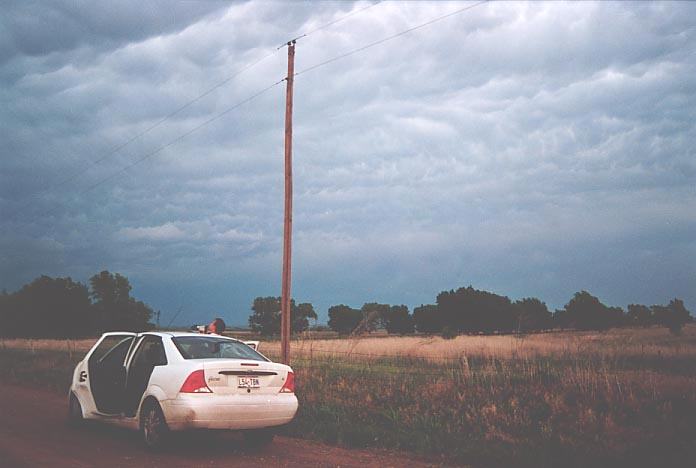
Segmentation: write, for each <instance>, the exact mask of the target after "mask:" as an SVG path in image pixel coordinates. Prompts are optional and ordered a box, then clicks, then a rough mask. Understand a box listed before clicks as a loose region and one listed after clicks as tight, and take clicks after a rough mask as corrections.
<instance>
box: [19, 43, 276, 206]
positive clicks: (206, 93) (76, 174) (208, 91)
mask: <svg viewBox="0 0 696 468" xmlns="http://www.w3.org/2000/svg"><path fill="white" fill-rule="evenodd" d="M275 53H276V51H273V52H271V53H269V54H266V55H264V56H262V57H261V58H259V59H257V60H254V61H253V62H251V63H249V64H248V65H246V66H245V67H243V68H241V69H239V70H238V71H236V72H235V73H233V74H232V75H230V76H228V77H227V78H225V79H224V80H222V81H220V82H218V83H216V84H215V85H213V86H212V87H210V88H208V89H206V90H205V91H203V92H202V93H201V94H199V95H198V96H196V97H195V98H193V99H191V100H189V101H187V102H186V103H184V104H183V105H181V106H180V107H178V108H176V109H174V110H173V111H171V112H170V113H168V114H166V115H165V116H164V117H162V118H161V119H159V120H158V121H157V122H155V123H154V124H152V125H150V126H149V127H147V128H145V129H144V130H142V131H140V132H138V133H136V134H135V135H133V136H132V137H131V138H129V139H128V140H126V141H125V142H123V143H121V144H120V145H118V146H116V147H115V148H113V149H112V150H110V151H109V152H107V153H106V154H104V155H103V156H102V157H100V158H98V159H96V160H94V161H92V162H90V163H89V164H88V165H87V166H85V167H84V168H82V169H80V170H78V171H75V172H74V173H72V174H70V175H69V176H67V177H65V178H64V179H62V180H61V181H59V182H58V183H56V184H54V185H52V186H49V187H46V188H45V189H43V190H40V191H39V192H36V193H34V194H33V195H30V196H29V198H33V197H37V196H39V195H42V194H44V193H46V192H48V191H51V190H55V189H57V188H60V187H62V186H64V185H65V184H67V183H68V182H71V181H73V180H75V179H76V178H77V177H79V176H81V175H82V174H84V173H85V172H87V171H89V170H90V169H92V168H93V167H94V166H96V165H98V164H99V163H101V162H102V161H105V160H106V159H109V158H110V157H111V156H113V155H114V154H116V153H118V152H119V151H121V150H122V149H123V148H125V147H126V146H128V145H130V144H131V143H133V142H134V141H136V140H137V139H139V138H141V137H143V136H145V135H146V134H148V133H149V132H151V131H152V130H154V129H155V128H157V127H159V126H160V125H162V124H163V123H165V122H167V121H168V120H169V119H171V118H172V117H174V116H175V115H177V114H179V113H180V112H181V111H183V110H186V109H188V108H189V107H191V106H192V105H193V104H195V103H196V102H198V101H200V100H201V99H203V98H204V97H206V96H209V95H210V94H211V93H212V92H213V91H215V90H217V89H219V88H221V87H222V86H224V85H226V84H227V83H229V82H230V81H232V80H233V79H234V78H236V77H238V76H239V75H241V74H242V73H244V72H245V71H247V70H249V69H250V68H252V67H254V66H256V65H257V64H259V63H261V62H262V61H264V60H266V59H268V58H269V57H271V56H273V55H275Z"/></svg>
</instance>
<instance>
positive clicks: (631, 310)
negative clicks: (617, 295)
mask: <svg viewBox="0 0 696 468" xmlns="http://www.w3.org/2000/svg"><path fill="white" fill-rule="evenodd" d="M626 315H627V317H626V320H627V322H628V324H630V325H636V326H640V327H647V326H649V325H652V324H653V314H652V311H651V310H650V307H648V306H644V305H641V304H629V305H628V312H627V314H626Z"/></svg>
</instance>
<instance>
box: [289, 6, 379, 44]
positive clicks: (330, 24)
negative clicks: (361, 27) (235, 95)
mask: <svg viewBox="0 0 696 468" xmlns="http://www.w3.org/2000/svg"><path fill="white" fill-rule="evenodd" d="M380 3H382V0H379V1H377V2H375V3H372V4H370V5H368V6H366V7H364V8H360V9H358V10H354V11H351V12H350V13H348V14H346V15H343V16H341V17H340V18H337V19H335V20H333V21H329V22H328V23H325V24H322V25H321V26H317V27H316V28H314V29H312V30H309V31H307V32H306V33H304V34H300V35H299V36H297V37H296V38H294V39H290V40H289V41H288V42H285V43H283V44H281V45H279V46H278V49H282V48H283V47H285V46H286V45H288V44H289V43H290V42H293V41H298V40H300V39H303V38H305V37H308V36H310V35H312V34H314V33H315V32H317V31H321V30H322V29H326V28H328V27H329V26H333V25H334V24H336V23H340V22H341V21H343V20H345V19H348V18H350V17H351V16H354V15H357V14H358V13H362V12H363V11H365V10H369V9H370V8H372V7H375V6H377V5H379V4H380ZM278 49H276V50H278Z"/></svg>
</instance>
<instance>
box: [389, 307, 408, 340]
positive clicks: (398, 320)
mask: <svg viewBox="0 0 696 468" xmlns="http://www.w3.org/2000/svg"><path fill="white" fill-rule="evenodd" d="M383 320H384V327H385V328H386V329H387V333H390V334H391V333H394V334H399V335H407V334H412V333H413V332H414V328H413V317H411V315H410V314H409V313H408V307H406V306H405V305H398V306H391V307H390V308H389V309H388V310H385V312H384V315H383Z"/></svg>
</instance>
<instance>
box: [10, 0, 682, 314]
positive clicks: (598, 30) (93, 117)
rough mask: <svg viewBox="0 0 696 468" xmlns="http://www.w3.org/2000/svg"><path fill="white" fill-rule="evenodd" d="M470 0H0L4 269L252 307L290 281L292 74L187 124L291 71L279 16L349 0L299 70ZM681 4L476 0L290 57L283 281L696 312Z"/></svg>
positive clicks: (22, 278) (384, 298) (182, 300)
mask: <svg viewBox="0 0 696 468" xmlns="http://www.w3.org/2000/svg"><path fill="white" fill-rule="evenodd" d="M467 5H469V3H465V2H455V3H446V2H426V3H419V2H396V1H390V2H383V3H379V4H377V5H375V6H372V7H370V8H367V9H366V7H368V6H370V3H367V2H357V3H351V2H317V3H306V2H293V3H288V2H278V3H275V2H249V3H228V2H215V1H179V2H172V1H166V2H165V1H162V2H154V1H147V0H145V1H143V0H139V1H119V2H102V3H97V2H75V1H72V0H71V1H63V2H60V1H57V2H45V1H36V2H33V1H16V2H9V3H5V4H4V5H3V14H2V16H1V17H0V83H1V84H0V122H1V124H2V125H1V126H0V141H1V143H0V145H1V146H0V158H1V164H2V165H1V172H0V209H1V210H2V214H1V219H2V228H1V230H0V288H6V289H7V290H8V291H13V290H15V289H17V288H19V287H20V286H21V285H23V284H24V283H26V282H28V281H30V280H32V279H33V278H35V277H37V276H39V275H41V274H46V275H51V276H71V277H72V278H73V279H76V280H79V281H83V282H86V281H87V280H88V278H89V277H90V276H91V275H92V274H94V273H96V272H98V271H101V270H103V269H108V270H110V271H112V272H119V273H121V274H124V275H126V276H127V277H128V278H129V279H130V281H131V283H132V284H133V286H134V290H133V294H134V296H135V297H137V298H138V299H141V300H144V301H145V302H147V303H148V304H150V305H151V306H152V307H153V308H155V309H160V310H161V311H162V323H163V324H166V323H167V322H168V321H169V320H170V319H171V318H172V316H173V314H174V313H175V312H176V311H177V310H179V309H180V308H181V310H182V312H181V314H180V316H179V318H178V319H177V320H176V322H175V323H178V324H191V323H194V322H204V321H209V320H210V319H212V318H213V317H215V316H222V317H223V318H224V319H225V320H226V321H227V322H228V323H232V324H244V323H246V319H247V317H248V315H249V312H250V310H249V309H250V306H251V302H252V301H253V298H254V297H256V296H266V295H280V272H281V257H282V251H281V249H282V221H283V112H284V106H285V102H284V99H285V88H284V84H283V83H281V84H279V85H277V86H275V87H273V88H271V89H269V90H268V91H266V92H265V93H263V94H261V95H259V96H258V97H256V98H255V99H253V100H251V101H249V102H246V103H244V104H242V105H241V106H239V107H236V108H234V109H233V110H231V111H230V112H228V113H226V114H224V115H223V116H222V117H220V118H219V119H217V120H214V121H212V122H210V123H208V124H207V125H205V126H203V127H201V128H200V129H198V130H196V131H195V132H193V133H191V134H190V135H188V136H186V137H184V138H180V139H179V137H180V136H181V135H184V134H186V133H187V132H189V131H190V130H192V129H194V128H197V127H199V126H200V125H201V124H203V123H205V122H206V121H207V120H209V119H210V118H211V117H214V116H216V115H218V114H220V113H222V112H224V111H226V110H228V109H230V108H233V107H234V106H235V105H237V104H238V103H240V102H241V101H244V100H245V99H247V98H248V97H250V96H252V95H254V94H256V93H258V92H259V91H261V90H263V89H265V88H266V87H268V86H270V85H272V84H273V83H276V82H278V81H279V80H281V79H282V78H284V77H285V67H286V49H281V50H278V51H276V48H277V47H278V45H280V44H282V43H283V42H285V41H287V40H289V39H291V38H293V37H296V36H298V35H300V34H302V33H305V32H308V31H309V32H311V31H313V30H314V29H316V28H317V27H319V26H322V25H326V24H327V23H330V22H332V21H334V20H336V19H339V18H342V17H344V16H345V15H347V14H350V13H351V12H356V13H355V14H353V15H351V16H349V17H348V18H346V19H344V20H342V21H340V22H338V23H336V24H333V25H330V26H327V27H325V28H323V29H320V30H318V31H316V32H313V33H311V34H309V35H308V36H307V37H305V38H303V39H301V40H299V41H298V43H297V55H296V58H297V63H296V70H298V71H299V70H303V69H306V68H308V67H311V66H313V65H315V64H318V63H321V62H323V61H325V60H328V59H330V58H332V57H336V56H339V55H341V54H344V53H346V52H348V51H350V50H353V49H356V48H359V47H361V46H363V45H366V44H369V43H372V42H375V41H378V40H380V39H382V38H385V37H388V36H391V35H394V34H396V33H398V32H400V31H402V30H406V29H408V28H410V27H413V26H416V25H418V24H421V23H424V22H426V21H428V20H430V19H432V18H436V17H439V16H442V15H445V14H447V13H448V12H452V11H455V10H458V9H461V8H463V7H465V6H467ZM358 10H362V11H359V12H358ZM695 28H696V3H686V2H680V3H647V2H640V3H627V2H621V3H590V2H582V3H573V4H570V3H560V2H547V3H532V4H527V3H512V2H504V3H489V4H484V5H480V6H476V7H475V8H472V9H470V10H467V11H465V12H462V13H461V14H457V15H454V16H451V17H449V18H447V19H444V20H442V21H439V22H437V23H435V24H432V25H430V26H427V27H424V28H422V29H418V30H416V31H413V32H411V33H409V34H406V35H403V36H401V37H399V38H398V39H395V40H391V41H388V42H385V43H383V44H380V45H378V46H376V47H372V48H369V49H366V50H364V51H361V52H359V53H356V54H353V55H350V56H348V57H345V58H342V59H340V60H336V61H335V62H332V63H329V64H327V65H325V66H322V67H319V68H316V69H314V70H311V71H308V72H307V73H304V74H301V75H300V76H298V77H297V79H296V82H295V114H294V122H295V132H294V135H295V140H294V174H295V199H294V257H293V261H294V264H293V297H295V298H296V300H298V301H300V302H312V303H313V304H314V305H315V307H316V308H317V309H318V312H319V317H320V321H325V320H326V310H327V308H328V307H329V306H330V305H332V304H340V303H345V304H348V305H351V306H354V307H360V306H361V305H362V304H363V303H364V302H373V301H377V302H387V303H397V304H402V303H403V304H406V305H408V306H409V307H411V308H412V307H414V306H417V305H420V304H421V303H433V302H434V301H435V297H436V295H437V294H438V292H440V291H442V290H445V289H452V288H457V287H460V286H468V285H470V284H471V285H473V286H474V287H477V288H480V289H487V290H490V291H494V292H496V293H499V294H503V295H507V296H509V297H510V298H511V299H513V300H514V299H518V298H521V297H527V296H536V297H539V298H541V299H542V300H544V301H546V303H547V304H548V305H549V307H550V308H552V309H553V308H557V307H562V306H563V305H564V304H565V303H566V302H567V301H568V299H569V298H570V297H571V296H572V294H573V293H574V292H576V291H579V290H581V289H586V290H588V291H590V292H591V293H592V294H594V295H597V296H598V297H599V298H600V299H601V300H602V301H604V302H605V303H607V304H610V305H616V306H622V307H626V305H627V304H629V303H645V304H663V303H666V302H668V301H669V300H670V299H672V298H674V297H679V298H682V299H684V300H685V302H686V306H687V308H688V309H689V310H691V311H692V312H696V159H695V156H696V149H695V148H696V54H695V51H696V29H695ZM274 52H275V53H274ZM269 54H271V55H270V56H268V55H269ZM267 56H268V57H267ZM264 57H265V58H264ZM262 58H264V60H262V61H261V62H259V63H258V64H256V65H255V66H253V67H252V68H250V69H248V70H246V71H244V72H243V73H241V74H239V75H238V76H235V77H234V78H233V79H231V80H229V81H228V82H226V83H225V84H224V85H222V86H220V87H218V88H217V89H215V90H213V91H212V92H210V93H209V94H208V95H206V96H205V97H203V98H202V99H200V100H198V101H196V102H195V103H194V104H192V105H190V106H189V107H187V108H186V109H184V110H182V111H181V112H179V113H177V114H175V115H174V116H172V117H171V118H169V119H168V120H167V121H166V122H164V123H162V124H160V125H158V126H155V127H154V128H152V129H151V130H149V131H147V132H146V133H145V134H144V135H143V136H141V137H139V138H135V139H134V137H136V136H138V135H140V134H141V133H143V132H145V131H146V130H147V129H150V128H151V127H153V126H154V125H155V124H157V123H158V122H159V121H160V120H161V119H163V118H164V117H165V116H167V115H168V114H170V113H172V112H173V111H175V110H177V109H178V108H180V107H181V106H183V105H185V104H187V103H188V102H190V101H191V100H192V99H194V98H196V97H197V96H199V95H201V94H202V93H204V92H206V91H207V90H209V89H210V88H212V87H214V86H216V85H217V84H219V83H221V82H222V81H224V80H226V79H228V78H230V77H232V76H234V75H235V74H236V73H238V72H239V71H240V70H242V69H244V68H245V67H247V66H248V65H249V64H251V63H253V62H255V61H257V60H259V59H262ZM131 140H132V141H131ZM129 141H130V143H128V144H127V145H125V146H124V147H123V148H121V149H119V150H118V151H116V152H115V151H114V150H115V149H117V148H119V147H121V146H123V145H124V144H125V143H126V142H129ZM163 146H164V149H161V150H160V148H162V147H163ZM146 156H147V158H146V159H143V158H144V157H146ZM140 160H142V162H140V163H136V162H137V161H140Z"/></svg>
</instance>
